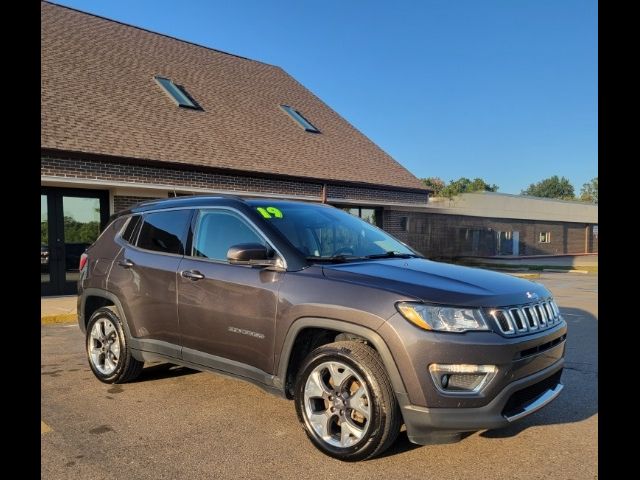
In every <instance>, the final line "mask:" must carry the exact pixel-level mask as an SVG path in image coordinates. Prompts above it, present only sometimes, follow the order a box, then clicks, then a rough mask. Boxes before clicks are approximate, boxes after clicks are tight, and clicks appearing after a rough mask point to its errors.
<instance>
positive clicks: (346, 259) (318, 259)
mask: <svg viewBox="0 0 640 480" xmlns="http://www.w3.org/2000/svg"><path fill="white" fill-rule="evenodd" d="M305 258H306V259H307V260H311V261H314V262H329V263H343V262H350V261H352V260H364V259H365V258H367V257H357V256H355V255H334V256H333V257H314V256H308V257H305Z"/></svg>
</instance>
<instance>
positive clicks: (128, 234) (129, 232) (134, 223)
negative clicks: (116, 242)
mask: <svg viewBox="0 0 640 480" xmlns="http://www.w3.org/2000/svg"><path fill="white" fill-rule="evenodd" d="M138 223H140V215H134V216H133V217H131V218H130V219H129V223H127V228H125V229H124V232H122V238H123V239H124V241H125V242H129V243H131V239H132V238H134V234H133V233H134V232H135V231H136V229H137V227H138Z"/></svg>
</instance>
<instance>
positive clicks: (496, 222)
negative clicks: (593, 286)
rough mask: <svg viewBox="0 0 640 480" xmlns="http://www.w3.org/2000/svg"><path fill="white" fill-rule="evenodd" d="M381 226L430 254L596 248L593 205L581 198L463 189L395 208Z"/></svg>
mask: <svg viewBox="0 0 640 480" xmlns="http://www.w3.org/2000/svg"><path fill="white" fill-rule="evenodd" d="M387 228H388V229H389V230H390V231H391V233H393V234H394V235H395V236H397V237H398V238H400V239H402V240H403V241H404V242H406V243H408V244H410V245H411V246H413V247H414V248H416V249H417V250H419V251H421V252H423V253H424V254H426V255H428V256H429V257H430V258H440V259H456V258H460V257H503V258H507V257H531V256H540V255H584V254H593V253H597V252H598V206H597V205H593V204H590V203H584V202H575V201H565V200H554V199H548V198H537V197H527V196H521V195H509V194H504V193H491V192H478V193H465V194H462V195H458V196H456V197H453V198H451V199H449V198H430V199H429V203H428V205H426V206H420V207H418V208H414V207H406V208H402V209H398V210H395V211H393V212H391V213H390V214H389V216H388V222H387Z"/></svg>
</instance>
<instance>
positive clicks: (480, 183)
mask: <svg viewBox="0 0 640 480" xmlns="http://www.w3.org/2000/svg"><path fill="white" fill-rule="evenodd" d="M422 183H424V184H425V186H426V187H427V188H429V189H430V190H432V192H431V196H432V197H448V198H452V197H455V196H456V195H460V194H461V193H471V192H497V191H498V188H499V187H498V185H495V184H494V185H491V184H489V183H487V182H485V181H484V180H483V179H481V178H474V179H473V180H469V179H468V178H466V177H460V178H459V179H458V180H451V181H450V182H449V184H448V185H447V184H445V183H444V181H442V179H440V178H438V177H429V178H423V179H422Z"/></svg>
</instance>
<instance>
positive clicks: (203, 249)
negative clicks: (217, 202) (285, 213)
mask: <svg viewBox="0 0 640 480" xmlns="http://www.w3.org/2000/svg"><path fill="white" fill-rule="evenodd" d="M239 243H260V244H262V245H266V244H265V241H264V240H263V239H262V238H261V237H260V236H259V235H258V234H257V233H256V232H255V230H254V229H253V228H252V227H250V226H249V224H247V223H246V222H245V221H244V220H243V219H242V218H240V217H239V216H237V215H235V214H234V213H232V212H229V211H224V210H210V211H206V210H205V211H202V212H200V216H199V218H198V222H197V225H196V234H195V240H194V242H193V256H194V257H204V258H212V259H215V260H226V259H227V251H228V250H229V248H230V247H232V246H233V245H238V244H239Z"/></svg>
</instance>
